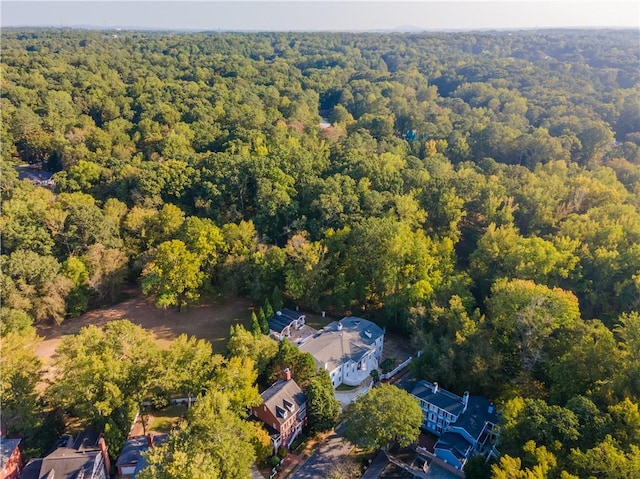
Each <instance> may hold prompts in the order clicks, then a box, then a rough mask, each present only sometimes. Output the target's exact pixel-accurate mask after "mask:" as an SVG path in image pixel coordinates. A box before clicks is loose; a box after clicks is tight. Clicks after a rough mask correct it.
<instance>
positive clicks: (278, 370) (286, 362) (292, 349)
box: [269, 338, 316, 390]
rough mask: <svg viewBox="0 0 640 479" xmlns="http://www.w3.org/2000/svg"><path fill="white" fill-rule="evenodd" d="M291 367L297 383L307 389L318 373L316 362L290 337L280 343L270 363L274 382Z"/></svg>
mask: <svg viewBox="0 0 640 479" xmlns="http://www.w3.org/2000/svg"><path fill="white" fill-rule="evenodd" d="M287 368H289V370H290V371H291V375H292V376H293V378H294V379H295V380H296V383H298V385H299V386H300V387H301V388H302V389H303V390H305V389H306V387H307V385H308V384H309V381H311V379H312V378H313V377H314V376H315V375H316V362H315V360H314V359H313V356H311V355H310V354H309V353H303V352H302V351H300V350H299V349H298V347H297V346H296V345H295V344H293V343H291V342H290V341H289V340H288V339H286V338H285V339H283V340H282V341H280V343H278V352H277V353H276V355H275V357H274V358H273V361H272V362H271V364H270V365H269V378H270V380H271V382H274V381H276V380H278V379H280V377H281V376H282V372H283V371H284V370H285V369H287Z"/></svg>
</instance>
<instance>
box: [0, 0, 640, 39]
mask: <svg viewBox="0 0 640 479" xmlns="http://www.w3.org/2000/svg"><path fill="white" fill-rule="evenodd" d="M0 26H2V27H12V26H37V27H40V26H53V27H79V26H80V27H97V28H115V27H119V28H143V29H163V30H165V29H170V30H214V31H215V30H250V31H253V30H259V31H318V30H329V31H333V30H347V31H371V30H394V29H397V30H407V29H413V28H415V29H424V30H483V29H522V28H556V27H633V28H638V29H640V1H637V0H636V1H624V0H623V1H618V0H599V1H589V0H586V1H585V0H540V1H537V0H498V1H486V0H475V1H474V0H465V1H457V0H448V1H447V0H439V1H430V0H426V1H425V0H422V1H401V0H397V1H392V0H388V1H365V0H360V1H357V0H356V1H338V0H324V1H313V0H309V1H307V0H296V1H277V2H274V1H268V0H263V1H255V0H252V1H249V0H237V1H211V0H200V1H182V2H178V1H158V0H145V1H117V0H106V1H105V0H102V1H99V0H84V1H64V2H61V1H56V0H46V1H42V0H33V1H32V0H20V1H7V0H2V1H1V2H0ZM408 27H410V28H408ZM639 40H640V37H639ZM639 44H640V41H639Z"/></svg>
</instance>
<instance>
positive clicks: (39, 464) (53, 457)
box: [20, 429, 103, 479]
mask: <svg viewBox="0 0 640 479" xmlns="http://www.w3.org/2000/svg"><path fill="white" fill-rule="evenodd" d="M99 440H100V434H99V433H98V432H96V431H94V430H91V429H88V430H85V431H84V432H83V433H82V434H80V435H78V437H77V438H76V439H75V441H73V442H71V441H70V440H69V438H68V437H64V438H63V439H62V440H60V441H58V443H57V444H58V446H59V447H57V448H56V449H54V450H53V452H51V453H50V454H48V455H47V456H46V457H44V458H42V459H35V460H33V461H31V462H30V463H29V464H28V465H27V466H26V467H25V468H24V470H23V471H22V474H21V475H20V478H21V479H44V478H47V476H48V475H49V474H50V473H51V472H52V471H54V474H55V479H77V478H79V477H82V478H83V479H91V478H93V477H94V476H93V471H94V469H96V464H97V463H99V462H102V452H101V451H100V446H99V444H98V442H99ZM98 467H103V466H102V465H100V466H98Z"/></svg>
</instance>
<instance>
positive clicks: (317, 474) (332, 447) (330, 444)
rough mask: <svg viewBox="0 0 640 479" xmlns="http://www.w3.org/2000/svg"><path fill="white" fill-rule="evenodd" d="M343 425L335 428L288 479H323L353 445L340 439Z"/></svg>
mask: <svg viewBox="0 0 640 479" xmlns="http://www.w3.org/2000/svg"><path fill="white" fill-rule="evenodd" d="M343 433H344V424H340V425H339V426H338V427H337V428H336V432H335V433H334V434H332V435H331V436H329V437H328V438H327V440H326V441H325V442H324V443H323V444H322V445H321V446H320V447H319V448H318V449H316V451H315V452H314V453H313V454H312V455H311V456H310V457H309V459H307V461H306V462H305V463H304V464H302V466H300V468H299V469H298V470H297V471H295V472H294V473H293V474H292V475H291V476H289V477H290V479H324V478H325V477H327V471H328V470H329V469H330V467H331V465H332V464H334V463H335V462H336V461H337V460H338V459H340V458H341V457H344V456H346V455H347V454H349V452H350V451H351V449H353V445H352V444H351V443H349V442H347V441H345V440H344V439H343V438H342V434H343Z"/></svg>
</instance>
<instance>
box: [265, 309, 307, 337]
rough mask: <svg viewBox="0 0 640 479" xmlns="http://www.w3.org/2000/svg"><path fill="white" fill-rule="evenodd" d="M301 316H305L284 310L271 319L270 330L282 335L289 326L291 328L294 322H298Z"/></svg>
mask: <svg viewBox="0 0 640 479" xmlns="http://www.w3.org/2000/svg"><path fill="white" fill-rule="evenodd" d="M301 316H304V315H303V314H300V313H299V312H297V311H293V310H291V309H287V308H282V309H281V310H280V311H277V312H276V313H275V314H274V315H273V317H271V318H270V319H269V321H268V322H269V329H272V330H273V331H276V332H278V333H282V331H283V330H284V329H285V328H286V327H287V326H289V325H290V324H291V323H292V322H293V321H296V320H298V319H299V318H300V317H301Z"/></svg>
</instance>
